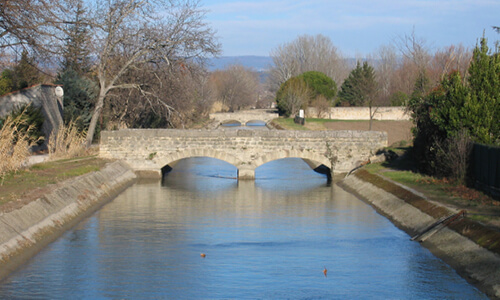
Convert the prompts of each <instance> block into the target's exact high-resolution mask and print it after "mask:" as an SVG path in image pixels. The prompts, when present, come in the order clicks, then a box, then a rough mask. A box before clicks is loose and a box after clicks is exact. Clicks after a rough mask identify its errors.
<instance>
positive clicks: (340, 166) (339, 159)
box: [100, 129, 387, 179]
mask: <svg viewBox="0 0 500 300" xmlns="http://www.w3.org/2000/svg"><path fill="white" fill-rule="evenodd" d="M386 146H387V133H385V132H376V131H287V130H269V131H265V130H244V129H242V130H177V129H124V130H118V131H103V132H102V133H101V144H100V156H101V157H104V158H113V159H120V160H124V161H126V162H127V163H128V164H129V165H130V166H131V167H132V168H133V169H134V170H135V171H137V172H139V173H148V174H154V176H157V177H160V176H161V175H162V170H165V169H168V167H167V166H170V167H172V166H174V165H175V163H176V162H177V161H179V160H181V159H184V158H189V157H200V156H205V157H212V158H216V159H220V160H223V161H226V162H228V163H230V164H232V165H234V166H235V167H236V168H237V169H238V179H254V178H255V169H256V168H258V167H259V166H261V165H263V164H265V163H267V162H270V161H273V160H277V159H282V158H290V157H297V158H302V159H303V160H304V161H306V162H307V163H308V164H309V166H311V168H313V169H315V168H322V169H325V168H329V169H330V172H331V173H332V174H338V173H345V172H349V171H350V170H352V169H353V168H355V167H356V166H358V165H359V164H360V163H361V162H364V161H366V160H368V159H369V158H370V157H371V156H372V155H374V154H375V153H376V152H377V150H379V149H381V148H383V147H386ZM334 158H335V161H336V163H335V165H334V166H332V160H334ZM283 171H284V172H286V171H287V170H283Z"/></svg>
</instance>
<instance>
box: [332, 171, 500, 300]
mask: <svg viewBox="0 0 500 300" xmlns="http://www.w3.org/2000/svg"><path fill="white" fill-rule="evenodd" d="M339 185H340V186H341V187H342V188H344V189H346V190H348V191H349V192H351V193H353V194H355V195H356V196H358V197H359V198H361V199H362V200H364V201H366V202H367V203H369V204H370V205H372V206H373V207H374V208H375V209H376V210H377V211H378V212H379V213H381V214H382V215H384V216H385V217H387V218H388V219H389V220H391V221H392V222H393V223H394V224H395V225H396V226H397V227H398V228H400V229H402V230H404V231H405V232H407V233H408V234H409V235H410V236H411V235H414V234H415V233H417V232H420V231H421V230H423V229H424V228H426V227H427V226H429V225H430V224H432V223H433V222H435V221H436V220H435V219H434V218H432V217H431V216H429V215H427V214H426V213H423V212H422V211H420V210H419V209H417V208H415V207H414V206H412V205H410V204H408V203H406V202H405V201H403V200H401V199H399V198H397V197H396V196H394V195H392V194H390V193H388V192H386V191H384V190H383V189H380V188H378V187H376V186H374V185H373V184H371V183H369V182H366V181H363V180H361V179H359V178H358V177H356V176H355V174H354V175H351V176H349V177H348V178H346V179H344V180H343V181H341V182H339ZM421 244H422V246H424V247H426V248H427V249H429V250H430V251H431V252H432V253H433V254H434V255H435V256H437V257H438V258H440V259H442V260H443V261H445V262H446V263H447V264H449V265H450V266H451V267H452V268H454V269H455V270H456V271H457V273H458V274H459V275H460V276H462V277H463V278H465V279H466V280H467V281H468V282H470V283H471V284H473V285H475V286H476V287H477V288H479V289H480V290H481V291H483V292H484V293H486V294H487V295H488V296H489V297H490V298H492V299H500V256H499V255H497V254H495V253H493V252H490V251H488V250H487V249H485V248H483V247H481V246H479V245H477V244H476V243H474V242H473V241H471V240H470V239H468V238H467V237H464V236H462V235H460V234H459V233H457V232H455V231H453V230H451V229H448V228H444V229H442V230H440V231H438V232H437V233H436V234H434V235H433V236H431V237H430V238H428V239H427V240H426V241H425V242H423V243H421Z"/></svg>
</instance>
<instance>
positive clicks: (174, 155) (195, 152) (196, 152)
mask: <svg viewBox="0 0 500 300" xmlns="http://www.w3.org/2000/svg"><path fill="white" fill-rule="evenodd" d="M192 157H210V158H215V159H220V160H222V161H225V162H227V163H229V164H231V165H233V166H235V167H236V168H238V166H239V165H241V161H240V160H239V159H238V158H236V157H235V156H233V155H231V154H228V153H225V152H221V151H217V150H215V149H212V148H194V149H186V150H182V151H175V152H170V153H166V154H165V155H161V154H160V155H159V156H158V157H157V158H156V159H155V160H156V164H157V165H158V168H159V169H161V170H162V172H163V169H164V168H165V167H166V166H168V165H170V164H172V163H174V162H177V161H179V160H181V159H184V158H192Z"/></svg>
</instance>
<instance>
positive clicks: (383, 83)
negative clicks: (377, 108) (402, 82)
mask: <svg viewBox="0 0 500 300" xmlns="http://www.w3.org/2000/svg"><path fill="white" fill-rule="evenodd" d="M368 60H369V61H370V63H371V64H372V65H373V66H374V67H375V75H376V81H377V83H378V89H377V90H378V91H379V92H378V97H379V100H378V101H377V102H378V103H379V104H382V105H389V104H390V97H391V95H392V93H393V92H394V91H393V89H392V88H393V82H394V80H396V78H395V74H396V71H397V70H398V68H399V63H398V55H397V52H396V48H395V47H394V46H392V45H389V46H382V47H380V48H379V49H378V50H377V51H376V52H375V54H374V55H372V56H371V57H369V59H368Z"/></svg>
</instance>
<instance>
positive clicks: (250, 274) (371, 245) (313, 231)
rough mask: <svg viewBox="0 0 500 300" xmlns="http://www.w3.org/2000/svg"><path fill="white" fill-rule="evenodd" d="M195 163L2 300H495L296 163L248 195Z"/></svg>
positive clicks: (24, 277)
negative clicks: (361, 299) (290, 182)
mask: <svg viewBox="0 0 500 300" xmlns="http://www.w3.org/2000/svg"><path fill="white" fill-rule="evenodd" d="M202 160H203V159H202ZM194 161H195V162H196V163H194V162H189V161H188V162H186V166H191V167H190V168H192V169H193V170H194V172H193V173H191V172H187V171H185V169H184V171H182V170H183V169H182V168H179V165H176V168H175V169H174V170H173V171H172V173H171V174H169V175H168V176H169V177H167V178H166V181H164V182H163V183H160V182H151V181H150V182H144V183H141V184H137V185H135V186H133V187H132V188H130V189H128V190H127V191H126V192H124V193H123V194H122V195H120V196H119V197H118V198H117V199H115V200H114V201H113V202H111V203H109V204H108V205H106V206H105V207H103V208H102V209H101V210H100V211H99V212H98V213H97V214H95V215H94V216H92V217H91V218H89V219H88V220H87V221H85V222H83V223H81V224H80V225H79V226H78V227H76V228H75V229H74V230H72V231H70V232H68V233H67V234H66V235H64V236H63V237H62V238H61V239H59V240H58V241H57V242H55V243H53V244H51V245H50V246H49V247H48V248H47V249H45V250H44V251H42V252H41V253H40V254H39V255H38V256H36V257H35V258H34V259H33V260H32V261H31V262H30V263H29V264H28V265H26V266H25V267H23V268H22V269H21V270H20V271H19V272H17V273H16V274H14V275H13V276H11V277H10V278H8V279H7V280H6V281H5V282H3V284H2V285H0V299H16V298H17V299H26V298H29V299H36V298H39V299H47V298H56V299H69V298H75V297H76V298H87V299H94V298H112V299H122V298H125V299H135V298H140V299H165V298H168V299H284V298H287V299H290V298H293V299H304V298H307V299H346V298H355V299H359V298H365V299H366V298H370V299H377V298H378V299H387V298H392V299H403V298H404V299H406V298H414V299H429V298H434V299H444V298H462V299H483V298H484V299H485V297H484V295H482V294H481V293H479V292H478V291H477V290H476V289H474V288H473V287H471V286H470V285H468V284H467V283H466V282H465V281H464V280H463V279H461V278H460V277H458V276H457V274H456V273H455V272H454V271H453V270H452V269H451V268H449V267H448V266H447V265H445V264H444V263H443V262H442V261H440V260H438V259H436V258H434V257H433V256H432V255H431V254H430V253H429V252H428V251H426V250H425V249H423V248H421V247H420V245H419V244H418V243H415V242H411V241H409V239H408V236H407V235H406V234H404V233H403V232H401V231H400V230H398V229H396V228H395V227H394V226H393V225H392V224H391V223H390V222H389V221H388V220H387V219H385V218H383V217H381V216H380V215H378V214H377V213H376V212H375V211H374V210H373V209H372V208H371V207H370V206H367V205H366V204H364V203H363V202H361V201H359V200H358V199H356V198H355V197H353V196H352V195H350V194H348V193H347V192H345V191H344V190H342V189H340V188H338V187H337V186H327V185H325V184H324V178H321V177H316V179H314V180H313V179H311V183H309V184H304V183H303V182H304V181H308V180H309V179H307V178H308V176H309V175H310V174H309V173H307V172H306V170H305V169H304V170H302V169H301V168H302V167H300V164H299V166H297V165H296V161H293V160H291V161H290V160H284V161H278V162H277V165H275V166H273V165H268V166H267V168H269V169H266V168H263V169H261V170H259V171H260V172H261V174H260V176H261V179H258V180H256V181H255V182H252V181H247V182H243V181H242V182H239V183H238V182H237V181H235V180H231V179H225V178H216V177H214V176H213V172H214V168H213V167H206V168H205V167H204V166H203V164H204V162H203V161H200V160H194ZM216 162H218V161H216ZM198 164H200V168H201V169H196V165H198ZM210 164H212V163H210ZM207 165H209V163H207ZM207 165H205V166H207ZM181 166H182V165H181ZM224 166H225V165H224V164H222V165H221V169H225V167H224ZM276 167H279V168H280V169H282V170H294V174H293V175H290V173H287V174H289V175H286V174H284V173H285V172H282V173H278V174H273V172H274V171H273V170H274V168H276ZM176 169H177V170H176ZM271 169H273V170H271ZM202 170H204V171H202ZM175 172H177V173H175ZM220 172H221V171H220ZM171 175H174V176H171ZM280 176H283V177H285V178H287V179H286V180H281V179H280V178H282V177H280ZM318 176H320V175H318ZM174 177H183V178H185V180H184V182H182V180H180V179H176V178H174ZM306 179H307V180H306ZM288 180H290V181H293V182H294V185H295V186H294V187H291V186H293V185H291V186H290V190H287V188H284V187H283V185H284V184H285V183H284V182H285V181H288ZM194 181H195V182H194ZM314 181H315V184H314V183H312V182H314ZM221 182H222V183H221ZM271 182H274V188H272V187H273V184H272V183H271ZM198 184H199V185H200V186H201V187H200V186H198ZM286 184H287V185H288V183H286ZM300 187H301V188H300ZM200 253H206V254H207V257H206V258H201V257H200ZM324 267H326V268H328V270H329V271H328V277H326V278H325V276H324V275H323V268H324Z"/></svg>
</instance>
